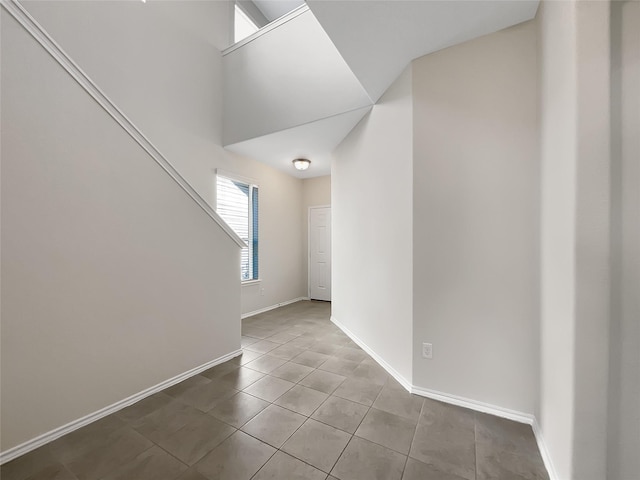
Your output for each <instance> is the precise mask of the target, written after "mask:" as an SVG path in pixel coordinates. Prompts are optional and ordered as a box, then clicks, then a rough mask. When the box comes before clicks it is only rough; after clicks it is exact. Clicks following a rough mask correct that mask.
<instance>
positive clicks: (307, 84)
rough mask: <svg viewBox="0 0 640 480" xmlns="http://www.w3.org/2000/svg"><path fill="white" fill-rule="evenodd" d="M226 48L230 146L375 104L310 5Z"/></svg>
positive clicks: (227, 140) (227, 139)
mask: <svg viewBox="0 0 640 480" xmlns="http://www.w3.org/2000/svg"><path fill="white" fill-rule="evenodd" d="M271 25H272V26H271V27H270V26H267V27H265V29H264V30H263V31H259V32H257V33H255V34H254V35H252V36H250V37H248V38H247V39H246V40H244V41H242V42H240V43H239V44H236V45H234V46H233V47H230V48H229V49H227V50H225V51H224V52H223V53H222V54H223V58H222V65H223V79H224V82H223V85H224V86H223V88H224V106H223V119H224V122H223V143H224V145H225V146H227V145H231V144H234V143H238V142H242V141H245V140H249V139H252V138H256V137H260V136H263V135H267V134H270V133H274V132H278V131H281V130H286V129H289V128H293V127H296V126H298V125H303V124H306V123H309V122H314V121H317V120H320V119H323V118H328V117H332V116H334V115H338V114H341V113H345V112H349V111H352V110H355V109H358V108H362V107H368V106H370V105H371V100H370V99H369V97H368V96H367V94H366V92H365V91H364V89H363V88H362V85H360V82H359V81H358V79H357V78H356V77H355V75H354V74H353V72H352V71H351V70H350V69H349V66H348V65H347V64H346V63H345V61H344V60H343V58H342V57H341V56H340V53H339V52H338V50H336V47H335V46H334V45H333V43H332V42H331V39H330V38H329V37H328V36H327V34H326V33H325V31H324V30H323V29H322V27H321V26H320V24H319V23H318V21H317V20H316V18H315V17H314V16H313V13H311V12H310V11H309V9H308V8H307V7H306V6H304V7H300V8H299V9H298V10H296V11H294V12H292V14H289V15H287V16H285V17H283V19H281V20H278V21H276V22H274V24H271Z"/></svg>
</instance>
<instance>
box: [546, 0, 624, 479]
mask: <svg viewBox="0 0 640 480" xmlns="http://www.w3.org/2000/svg"><path fill="white" fill-rule="evenodd" d="M609 8H610V6H609V4H608V3H607V2H581V1H578V2H547V3H545V4H544V5H543V6H542V8H541V11H540V14H539V18H538V22H539V25H540V35H541V44H540V64H541V78H542V84H541V97H540V98H541V101H540V105H541V109H542V116H541V149H542V172H543V175H542V215H541V222H542V255H541V261H542V278H541V282H542V297H541V298H542V317H541V325H542V335H541V342H542V343H541V364H542V371H541V395H540V397H541V409H540V418H541V422H540V423H541V427H542V433H543V436H544V438H545V442H546V444H547V446H548V450H549V452H550V455H551V458H552V461H553V464H554V466H555V469H556V470H557V473H558V476H559V477H560V478H563V479H564V478H567V479H568V478H575V479H580V480H586V479H594V480H597V479H602V478H605V477H606V467H607V458H606V451H607V389H608V387H609V378H608V377H609V365H608V360H609V348H608V347H609V332H610V314H611V308H610V298H609V293H610V274H609V270H610V237H611V229H610V221H611V218H610V206H611V204H610V197H611V194H612V184H611V182H610V171H611V161H610V126H611V124H610V117H609V112H610V55H611V52H610V45H609V41H610V31H609V27H610V23H609Z"/></svg>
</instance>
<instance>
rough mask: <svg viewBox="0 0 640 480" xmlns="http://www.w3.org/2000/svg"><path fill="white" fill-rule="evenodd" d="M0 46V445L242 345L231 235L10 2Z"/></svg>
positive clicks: (22, 439) (236, 258)
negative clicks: (58, 59) (15, 14)
mask: <svg viewBox="0 0 640 480" xmlns="http://www.w3.org/2000/svg"><path fill="white" fill-rule="evenodd" d="M1 54H2V90H1V101H2V118H1V120H2V150H1V155H2V212H1V213H2V259H1V264H2V267H1V268H2V272H1V276H2V292H1V304H2V310H1V313H2V326H1V328H2V345H1V351H2V358H1V359H2V362H1V363H2V372H1V373H2V375H1V377H2V389H1V391H2V397H1V404H2V445H1V447H0V448H1V449H2V450H3V451H5V450H7V449H9V448H11V447H14V446H16V445H18V444H21V443H22V442H25V441H27V440H30V439H32V438H33V437H35V436H37V435H39V434H42V433H45V432H47V431H50V430H52V429H54V428H56V427H60V426H62V425H64V424H66V423H68V422H71V421H73V420H76V419H78V418H80V417H83V416H85V415H87V414H90V413H93V412H95V411H97V410H99V409H101V408H103V407H106V406H108V405H111V404H113V403H114V402H117V401H119V400H122V399H124V398H126V397H128V396H130V395H133V394H135V393H138V392H140V391H142V390H144V389H146V388H149V387H151V386H154V385H156V384H158V383H160V382H162V381H164V380H166V379H169V378H171V377H174V376H176V375H178V374H180V373H183V372H185V371H187V370H189V369H192V368H194V367H197V366H199V365H202V364H204V363H206V362H208V361H211V360H214V359H216V358H219V357H221V356H223V355H226V354H229V353H231V352H233V351H235V350H237V349H238V348H239V347H240V342H239V340H240V322H239V317H240V282H239V279H237V278H238V277H237V273H238V262H239V249H238V247H237V245H235V243H234V242H233V241H232V240H231V239H230V238H229V237H228V236H227V235H226V234H225V233H224V232H223V231H222V230H221V229H220V227H219V226H218V225H217V224H215V223H214V222H213V221H212V220H211V218H209V217H208V216H207V215H206V214H205V213H204V212H203V211H202V209H201V208H200V207H198V206H197V205H196V204H195V203H194V202H193V200H192V199H191V198H189V197H188V196H187V194H186V193H185V192H184V191H183V190H181V189H180V188H179V187H178V186H177V185H176V184H175V182H174V181H173V180H171V179H170V178H169V176H168V175H166V173H165V172H164V171H163V170H162V169H161V168H160V167H159V166H158V165H157V164H156V163H155V162H154V161H153V160H152V159H151V158H150V157H149V156H148V155H147V154H146V153H145V152H144V151H143V150H142V149H141V148H140V147H139V146H138V145H137V144H136V143H135V142H134V141H133V140H132V139H131V138H130V137H129V136H128V134H127V133H125V132H124V130H122V128H120V127H119V126H118V125H117V124H116V123H115V122H114V121H113V120H112V119H111V117H109V116H108V115H107V114H106V113H105V112H104V111H103V110H101V108H100V107H99V106H98V105H97V104H96V103H95V102H94V101H93V100H92V99H91V97H90V96H89V95H87V94H86V93H85V92H84V91H83V90H82V89H81V87H80V86H79V85H78V84H77V83H76V82H75V81H74V80H73V79H71V77H70V76H69V75H68V74H67V73H66V72H65V71H64V70H63V69H62V68H61V67H60V66H59V65H58V64H57V63H55V61H54V60H53V59H52V57H50V56H49V55H48V54H47V53H46V52H45V50H44V49H42V48H41V47H40V45H39V44H37V42H36V41H35V40H34V39H33V38H32V37H30V36H29V35H28V34H27V33H26V32H25V31H24V30H23V29H22V27H21V26H19V25H18V24H17V22H16V21H15V20H14V19H13V18H12V17H10V16H9V15H8V14H6V12H3V14H2V52H1ZM236 279H237V280H236Z"/></svg>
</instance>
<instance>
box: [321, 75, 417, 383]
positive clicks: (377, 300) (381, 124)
mask: <svg viewBox="0 0 640 480" xmlns="http://www.w3.org/2000/svg"><path fill="white" fill-rule="evenodd" d="M411 75H412V73H411V67H410V66H409V67H408V68H407V69H405V71H404V72H403V73H402V74H401V75H400V76H399V77H398V79H397V80H396V81H395V82H394V84H393V85H392V86H391V87H389V90H387V92H386V93H385V94H384V95H383V96H382V97H381V98H380V100H379V101H378V103H377V104H376V105H375V106H374V107H373V109H372V110H371V112H370V113H369V114H368V115H367V116H365V117H364V119H363V120H361V121H360V123H359V124H358V125H357V126H356V127H355V128H354V129H353V130H352V131H351V133H350V134H349V135H348V136H347V137H346V138H345V140H344V141H343V142H342V143H341V144H340V145H339V146H338V148H337V149H336V150H335V151H334V159H333V162H332V166H331V169H332V170H331V171H332V175H331V203H332V210H331V213H332V229H333V232H332V234H333V238H332V242H333V243H332V248H333V265H332V268H333V283H332V289H333V291H332V294H333V299H332V300H333V301H332V305H331V308H332V314H333V315H334V317H335V318H336V319H337V320H338V321H339V322H341V323H342V324H343V325H345V326H346V327H347V328H348V329H349V330H350V331H351V332H353V333H354V334H355V335H356V336H357V337H358V338H360V339H361V340H362V341H363V342H364V343H365V344H366V345H367V346H368V347H369V348H371V349H373V351H374V352H376V353H377V354H378V355H379V357H380V358H382V359H383V360H384V361H385V362H387V364H388V365H389V366H391V368H393V369H394V370H395V371H396V372H398V374H399V375H401V376H402V377H404V379H405V380H406V381H407V382H409V383H410V382H411V375H412V371H411V363H412V359H411V347H410V346H411V344H412V322H413V316H412V295H413V288H412V257H411V251H412V230H413V208H412V187H411V186H412V175H413V173H412V170H413V166H412V165H413V151H412V150H413V148H412V136H413V133H412V98H411V82H412V80H411Z"/></svg>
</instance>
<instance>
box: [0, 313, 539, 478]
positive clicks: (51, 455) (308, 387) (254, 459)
mask: <svg viewBox="0 0 640 480" xmlns="http://www.w3.org/2000/svg"><path fill="white" fill-rule="evenodd" d="M329 315H330V304H328V303H322V302H299V303H296V304H293V305H289V306H286V307H283V308H279V309H277V310H272V311H270V312H267V313H264V314H261V315H257V316H254V317H251V318H248V319H246V320H244V321H243V325H242V334H243V336H242V347H243V349H244V353H243V355H242V356H241V357H238V358H236V359H233V360H231V361H229V362H226V363H224V364H221V365H218V366H216V367H214V368H212V369H210V370H207V371H205V372H202V373H201V374H200V375H196V376H195V377H192V378H190V379H188V380H186V381H184V382H182V383H180V384H178V385H175V386H173V387H170V388H168V389H166V390H164V391H163V392H160V393H157V394H155V395H153V396H151V397H148V398H146V399H144V400H142V401H140V402H138V403H136V404H135V405H132V406H130V407H128V408H125V409H124V410H121V411H119V412H117V413H115V414H113V415H110V416H108V417H105V418H103V419H102V420H99V421H97V422H95V423H93V424H91V425H88V426H86V427H84V428H82V429H80V430H77V431H75V432H73V433H70V434H68V435H66V436H64V437H62V438H60V439H58V440H56V441H55V442H53V443H51V444H49V445H46V446H44V447H42V448H40V449H38V450H36V451H34V452H31V453H29V454H27V455H25V456H23V457H20V458H18V459H16V460H14V461H12V462H9V463H7V464H5V465H3V466H2V469H1V471H0V473H1V475H0V476H1V478H2V480H25V479H30V480H36V479H37V480H44V479H48V480H53V479H55V480H90V479H108V480H146V479H153V480H164V479H166V480H170V479H180V480H207V479H208V480H214V479H216V480H217V479H229V480H245V479H246V480H249V479H254V480H265V479H282V480H296V479H310V480H314V479H318V480H325V479H333V478H337V479H341V480H356V479H358V480H359V479H365V480H377V479H379V480H400V479H403V480H417V479H430V480H462V479H467V480H476V479H477V480H481V479H482V480H484V479H492V480H501V479H505V480H518V479H526V480H533V479H547V478H548V476H547V474H546V472H545V469H544V466H543V463H542V459H541V457H540V454H539V452H538V449H537V446H536V442H535V440H534V437H533V433H532V431H531V428H530V427H529V426H526V425H521V424H518V423H514V422H510V421H507V420H503V419H500V418H497V417H492V416H490V415H484V414H479V413H475V412H473V411H470V410H465V409H462V408H458V407H454V406H451V405H447V404H444V403H440V402H436V401H433V400H429V399H424V398H422V397H418V396H415V395H411V394H409V393H407V391H406V390H404V389H403V388H402V387H401V386H400V385H399V384H398V383H397V382H396V381H395V380H394V379H393V378H391V377H390V376H389V375H388V374H387V373H386V371H385V370H383V369H382V368H381V367H380V366H379V365H378V364H376V362H374V361H373V360H372V359H371V358H370V357H369V356H368V355H367V354H366V353H365V352H364V351H362V350H361V349H360V348H359V347H358V346H357V345H355V344H354V343H353V342H352V341H351V340H350V339H349V338H348V337H346V336H345V335H344V334H343V333H342V332H341V331H340V330H339V329H338V328H337V327H335V326H334V325H333V324H332V323H331V322H330V321H329Z"/></svg>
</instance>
